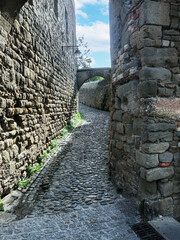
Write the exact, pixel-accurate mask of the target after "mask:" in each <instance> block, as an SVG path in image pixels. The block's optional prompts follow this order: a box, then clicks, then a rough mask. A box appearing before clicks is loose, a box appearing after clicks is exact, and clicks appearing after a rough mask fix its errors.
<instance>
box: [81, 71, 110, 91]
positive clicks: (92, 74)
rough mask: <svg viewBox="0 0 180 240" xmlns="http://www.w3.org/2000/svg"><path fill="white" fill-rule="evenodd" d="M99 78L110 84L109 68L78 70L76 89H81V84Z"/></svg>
mask: <svg viewBox="0 0 180 240" xmlns="http://www.w3.org/2000/svg"><path fill="white" fill-rule="evenodd" d="M95 76H100V77H103V78H104V79H106V80H107V81H109V82H110V78H111V68H88V69H79V70H78V71H77V85H78V89H80V88H81V86H82V85H83V83H85V82H86V81H87V80H88V79H90V78H92V77H95Z"/></svg>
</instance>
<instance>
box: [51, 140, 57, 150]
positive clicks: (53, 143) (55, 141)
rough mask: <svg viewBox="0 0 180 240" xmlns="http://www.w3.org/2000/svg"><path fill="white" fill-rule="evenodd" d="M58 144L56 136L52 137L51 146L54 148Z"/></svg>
mask: <svg viewBox="0 0 180 240" xmlns="http://www.w3.org/2000/svg"><path fill="white" fill-rule="evenodd" d="M57 146H58V143H57V140H56V138H54V139H53V142H52V143H51V148H55V147H57Z"/></svg>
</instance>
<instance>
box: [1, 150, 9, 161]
mask: <svg viewBox="0 0 180 240" xmlns="http://www.w3.org/2000/svg"><path fill="white" fill-rule="evenodd" d="M2 160H3V162H4V163H8V162H9V161H10V155H9V153H8V151H3V152H2Z"/></svg>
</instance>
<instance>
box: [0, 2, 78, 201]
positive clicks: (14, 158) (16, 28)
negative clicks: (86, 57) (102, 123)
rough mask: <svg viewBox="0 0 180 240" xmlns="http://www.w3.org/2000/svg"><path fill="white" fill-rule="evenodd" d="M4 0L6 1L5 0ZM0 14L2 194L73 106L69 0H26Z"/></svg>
mask: <svg viewBox="0 0 180 240" xmlns="http://www.w3.org/2000/svg"><path fill="white" fill-rule="evenodd" d="M7 2H8V1H7ZM6 15H8V14H7V13H6V14H3V12H1V15H0V73H1V74H0V76H1V77H0V195H1V196H3V195H6V194H8V193H9V191H10V190H11V189H12V187H13V186H14V184H15V183H17V182H18V180H19V179H20V177H25V176H26V169H27V167H28V165H29V164H31V163H32V162H34V161H35V160H36V159H37V157H38V155H39V154H41V153H42V152H43V150H44V149H46V148H47V146H48V145H49V144H50V143H51V140H52V139H53V138H55V137H56V136H58V135H59V133H60V130H61V129H62V128H63V126H64V125H66V124H67V121H68V120H69V119H70V117H71V116H72V115H73V113H75V112H76V111H77V99H76V60H75V57H74V53H73V49H69V48H65V50H64V51H62V48H61V46H62V44H64V45H74V44H75V42H76V40H75V39H76V33H75V13H74V2H73V1H72V0H66V1H63V0H59V1H56V0H44V1H37V0H33V1H29V3H26V4H25V5H24V6H23V7H22V8H21V10H20V12H19V13H18V14H17V17H16V19H15V20H14V19H13V21H12V19H8V18H6V19H5V18H4V16H6Z"/></svg>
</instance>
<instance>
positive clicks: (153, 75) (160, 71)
mask: <svg viewBox="0 0 180 240" xmlns="http://www.w3.org/2000/svg"><path fill="white" fill-rule="evenodd" d="M171 76H172V74H171V72H170V71H169V70H168V69H166V68H152V67H143V68H142V69H141V70H140V72H139V79H140V80H141V81H145V80H160V81H170V80H171Z"/></svg>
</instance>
